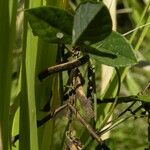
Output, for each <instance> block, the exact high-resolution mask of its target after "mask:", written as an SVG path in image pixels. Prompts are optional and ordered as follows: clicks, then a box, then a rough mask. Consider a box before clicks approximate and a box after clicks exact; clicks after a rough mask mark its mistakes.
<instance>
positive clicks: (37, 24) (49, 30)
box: [26, 7, 73, 43]
mask: <svg viewBox="0 0 150 150" xmlns="http://www.w3.org/2000/svg"><path fill="white" fill-rule="evenodd" d="M26 16H27V19H28V21H29V24H30V26H31V28H32V31H33V34H34V35H36V36H38V37H39V38H41V39H43V40H45V41H47V42H51V43H58V41H59V40H60V39H59V35H61V37H60V38H61V40H62V41H63V42H64V43H71V36H72V27H73V16H72V15H71V14H70V13H69V12H67V11H65V10H63V9H59V8H55V7H38V8H33V9H28V10H26ZM61 33H62V34H61Z"/></svg>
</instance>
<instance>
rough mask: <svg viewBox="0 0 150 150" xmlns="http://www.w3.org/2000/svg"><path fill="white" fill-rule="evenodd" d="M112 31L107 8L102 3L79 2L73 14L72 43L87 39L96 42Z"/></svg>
mask: <svg viewBox="0 0 150 150" xmlns="http://www.w3.org/2000/svg"><path fill="white" fill-rule="evenodd" d="M111 31H112V21H111V17H110V13H109V10H108V9H107V7H106V6H105V5H104V4H103V3H102V2H99V3H95V2H89V1H87V2H84V3H81V4H80V5H79V6H78V8H77V10H76V12H75V16H74V25H73V37H72V42H73V44H77V43H79V42H85V41H88V42H89V43H96V42H98V41H100V40H103V39H104V38H105V37H107V36H108V35H109V34H110V33H111Z"/></svg>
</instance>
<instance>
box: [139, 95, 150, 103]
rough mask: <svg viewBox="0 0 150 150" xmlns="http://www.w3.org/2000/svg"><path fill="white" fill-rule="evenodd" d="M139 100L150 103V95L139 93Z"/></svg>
mask: <svg viewBox="0 0 150 150" xmlns="http://www.w3.org/2000/svg"><path fill="white" fill-rule="evenodd" d="M137 97H138V100H140V101H143V102H149V103H150V95H138V96H137Z"/></svg>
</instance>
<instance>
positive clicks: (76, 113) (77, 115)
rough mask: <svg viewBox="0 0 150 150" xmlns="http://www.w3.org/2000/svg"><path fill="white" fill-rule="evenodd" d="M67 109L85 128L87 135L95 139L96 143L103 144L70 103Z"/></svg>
mask: <svg viewBox="0 0 150 150" xmlns="http://www.w3.org/2000/svg"><path fill="white" fill-rule="evenodd" d="M68 107H69V108H70V109H71V111H72V112H73V113H74V114H75V115H76V117H77V119H78V120H79V121H80V122H81V123H82V124H83V125H84V126H85V128H86V129H87V130H88V131H89V133H90V134H91V135H92V137H93V138H95V139H96V141H97V142H98V143H100V144H102V143H103V141H102V139H101V138H100V137H99V136H98V135H97V134H96V132H95V131H94V129H93V128H92V127H91V125H90V124H88V123H87V122H86V121H85V120H84V119H83V118H82V116H81V115H80V113H79V112H77V111H76V109H75V108H74V107H73V106H72V105H71V104H70V103H68Z"/></svg>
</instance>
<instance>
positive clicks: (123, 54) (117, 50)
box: [85, 31, 136, 67]
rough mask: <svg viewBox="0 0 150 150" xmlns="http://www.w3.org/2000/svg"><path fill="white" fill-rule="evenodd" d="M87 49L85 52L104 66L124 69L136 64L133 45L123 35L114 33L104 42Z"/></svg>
mask: <svg viewBox="0 0 150 150" xmlns="http://www.w3.org/2000/svg"><path fill="white" fill-rule="evenodd" d="M87 47H88V48H87V49H86V50H85V52H87V53H90V54H91V57H93V58H94V59H96V60H97V61H99V62H100V63H102V64H106V65H109V66H113V67H124V66H128V65H133V64H135V63H136V58H135V55H134V53H133V51H132V47H131V45H130V44H129V43H128V41H127V40H126V39H125V38H124V37H123V36H121V34H119V33H117V32H114V31H113V32H112V33H111V34H110V35H109V36H108V37H107V38H105V39H104V40H103V41H100V42H98V43H96V44H93V45H91V46H87ZM101 53H103V55H101Z"/></svg>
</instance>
